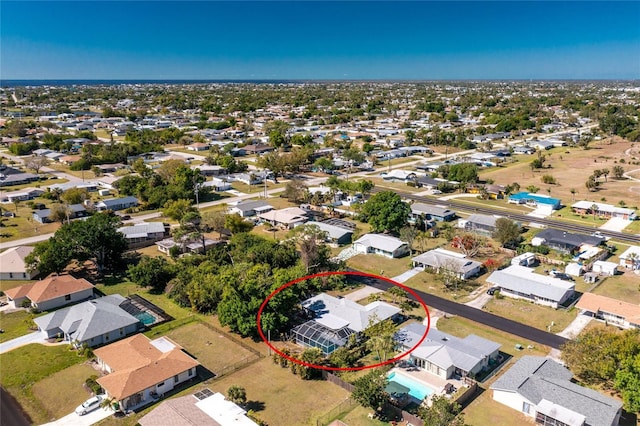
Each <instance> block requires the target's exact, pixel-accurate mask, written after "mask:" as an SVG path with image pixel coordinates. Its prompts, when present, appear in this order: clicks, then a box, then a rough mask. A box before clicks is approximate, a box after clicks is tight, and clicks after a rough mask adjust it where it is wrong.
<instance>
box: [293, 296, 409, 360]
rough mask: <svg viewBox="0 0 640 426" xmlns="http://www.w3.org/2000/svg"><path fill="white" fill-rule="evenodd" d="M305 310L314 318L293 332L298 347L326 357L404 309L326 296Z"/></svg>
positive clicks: (306, 303)
mask: <svg viewBox="0 0 640 426" xmlns="http://www.w3.org/2000/svg"><path fill="white" fill-rule="evenodd" d="M302 307H303V309H305V310H306V311H307V312H308V313H309V314H310V315H313V316H314V318H313V319H311V320H309V321H307V322H305V323H304V324H301V325H299V326H297V327H295V328H294V329H293V330H291V333H292V335H293V337H294V339H295V341H296V342H297V343H298V344H300V345H302V346H306V347H315V348H319V349H321V350H322V351H323V352H324V354H325V355H329V354H330V353H332V352H333V351H335V350H336V349H338V348H339V347H341V346H343V345H345V344H346V343H347V341H348V339H349V336H351V335H352V334H356V333H360V332H362V331H364V330H365V329H366V328H367V327H369V326H370V325H372V322H373V324H375V323H377V322H380V321H384V320H386V319H394V318H395V317H396V316H397V315H398V314H399V313H400V308H398V307H396V306H393V305H390V304H388V303H386V302H381V301H375V302H372V303H369V304H368V305H366V306H365V305H361V304H359V303H357V302H354V301H352V300H349V299H345V298H340V299H339V298H337V297H334V296H331V295H328V294H326V293H320V294H318V295H316V296H313V297H311V298H309V299H307V300H305V301H304V302H302Z"/></svg>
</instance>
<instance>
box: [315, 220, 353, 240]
mask: <svg viewBox="0 0 640 426" xmlns="http://www.w3.org/2000/svg"><path fill="white" fill-rule="evenodd" d="M307 225H314V226H317V227H318V228H319V229H320V230H321V231H323V232H326V233H327V235H328V236H329V238H331V239H335V240H339V239H341V238H343V237H344V236H345V235H352V234H353V231H351V230H348V229H344V228H342V227H340V226H335V225H330V224H328V223H322V222H314V221H311V222H307Z"/></svg>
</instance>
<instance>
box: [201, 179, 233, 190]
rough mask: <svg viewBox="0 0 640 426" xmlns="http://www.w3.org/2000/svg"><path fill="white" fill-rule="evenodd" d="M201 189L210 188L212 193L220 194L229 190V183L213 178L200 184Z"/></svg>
mask: <svg viewBox="0 0 640 426" xmlns="http://www.w3.org/2000/svg"><path fill="white" fill-rule="evenodd" d="M200 186H201V187H204V188H211V189H213V190H214V191H218V192H222V191H228V190H230V189H231V183H230V182H229V181H227V180H225V179H219V178H215V177H214V178H213V179H211V180H208V181H206V182H202V183H201V184H200Z"/></svg>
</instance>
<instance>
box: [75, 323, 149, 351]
mask: <svg viewBox="0 0 640 426" xmlns="http://www.w3.org/2000/svg"><path fill="white" fill-rule="evenodd" d="M120 330H121V329H117V330H113V331H111V332H109V333H105V334H103V335H101V336H96V337H93V338H91V339H89V340H86V341H83V342H80V343H86V344H87V345H89V346H90V347H92V348H93V347H96V346H100V345H104V344H107V343H112V342H115V341H116V340H120V339H124V338H125V337H127V336H129V335H130V334H133V333H135V332H136V331H138V324H130V325H128V326H126V327H123V328H122V332H121V331H120Z"/></svg>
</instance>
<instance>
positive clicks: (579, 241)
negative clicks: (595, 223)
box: [531, 228, 605, 253]
mask: <svg viewBox="0 0 640 426" xmlns="http://www.w3.org/2000/svg"><path fill="white" fill-rule="evenodd" d="M604 241H605V239H604V238H603V237H597V236H595V235H585V234H574V233H571V232H566V231H562V230H559V229H554V228H547V229H543V230H542V231H540V232H538V233H537V234H536V236H535V237H533V239H532V240H531V245H532V246H534V247H538V246H541V245H545V246H547V247H549V248H551V249H553V250H557V251H559V252H561V253H575V252H576V251H578V250H579V249H580V250H582V247H583V246H592V247H597V246H599V245H601V244H602V243H603V242H604Z"/></svg>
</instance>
